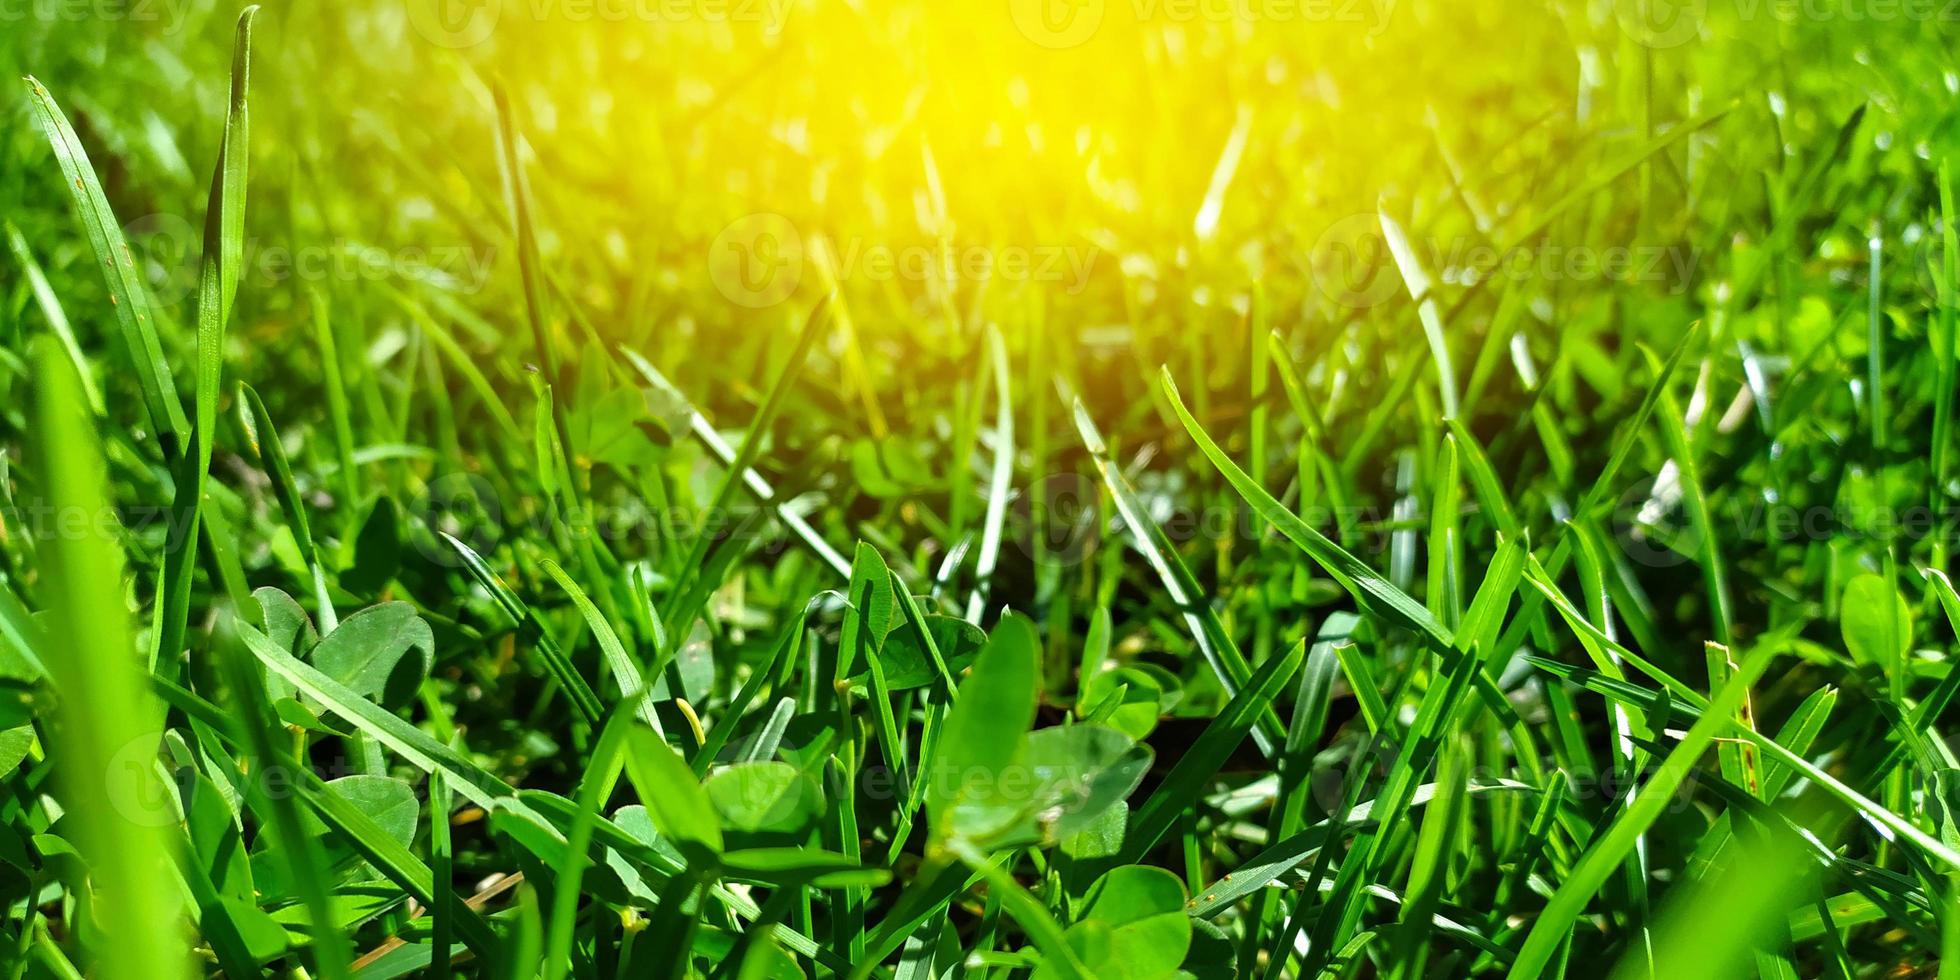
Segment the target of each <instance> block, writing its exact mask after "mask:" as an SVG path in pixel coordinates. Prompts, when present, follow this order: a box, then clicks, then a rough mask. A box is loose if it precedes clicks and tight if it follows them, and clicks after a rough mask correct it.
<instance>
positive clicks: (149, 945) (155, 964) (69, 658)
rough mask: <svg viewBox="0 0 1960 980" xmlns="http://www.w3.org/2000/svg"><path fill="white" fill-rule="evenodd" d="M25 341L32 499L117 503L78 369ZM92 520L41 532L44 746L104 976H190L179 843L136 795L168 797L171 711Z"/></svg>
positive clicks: (106, 533) (103, 531)
mask: <svg viewBox="0 0 1960 980" xmlns="http://www.w3.org/2000/svg"><path fill="white" fill-rule="evenodd" d="M30 349H31V352H32V354H33V359H34V364H35V373H34V377H35V379H36V381H37V383H36V385H35V398H34V407H35V412H34V428H33V430H32V431H33V432H34V435H35V437H34V438H33V439H31V440H30V441H29V443H28V445H29V447H30V449H31V450H32V451H33V454H34V456H35V457H36V458H37V463H38V465H37V469H38V471H39V484H40V488H39V489H40V492H41V493H42V494H44V495H45V497H44V499H43V500H41V501H39V502H38V504H39V505H40V506H45V507H48V508H50V512H51V513H79V514H107V513H113V512H112V511H111V510H110V509H109V508H110V498H109V494H108V485H107V479H106V477H107V464H106V463H105V461H104V458H103V455H102V448H101V442H100V441H99V438H98V436H97V434H96V430H95V425H94V423H93V421H92V417H91V416H90V414H89V411H88V405H87V402H86V400H85V399H84V397H83V395H82V387H81V381H80V380H79V379H78V378H77V376H76V375H75V374H74V371H73V369H72V366H71V365H70V364H69V363H68V360H67V356H66V355H65V354H63V353H62V352H61V350H60V348H59V346H58V345H57V344H56V343H54V342H53V341H51V340H48V339H47V338H36V339H35V340H34V341H33V342H32V343H31V344H30ZM90 527H92V528H96V529H97V530H95V531H93V532H87V533H59V534H50V535H48V536H47V537H46V538H44V539H42V540H41V541H40V545H41V551H40V554H41V557H42V561H43V563H44V567H43V569H42V574H41V582H40V585H41V589H40V592H41V597H42V601H43V603H44V605H45V608H46V610H47V619H46V626H47V633H48V635H49V639H50V640H51V641H52V642H53V649H56V650H60V651H62V655H61V656H59V657H55V658H53V659H52V660H51V661H50V662H49V663H48V667H49V668H50V671H51V679H52V680H53V681H54V684H55V689H56V690H57V691H58V692H60V695H61V698H60V708H59V710H60V711H61V713H62V715H63V721H64V724H63V725H62V726H61V729H60V733H59V737H58V738H54V739H52V740H51V744H50V745H49V748H50V749H51V750H52V751H53V753H54V754H55V756H56V758H57V759H58V760H59V768H58V769H57V774H58V776H59V777H60V779H59V781H60V782H61V783H62V785H63V787H64V788H63V792H62V797H61V801H62V805H63V809H64V810H66V811H67V812H68V814H69V815H70V816H71V817H73V818H75V819H76V820H77V821H78V822H79V826H78V827H77V833H76V839H77V842H78V843H79V844H80V845H81V848H82V853H83V854H84V855H85V856H86V857H87V861H88V864H89V867H90V868H91V870H92V872H93V875H94V878H95V881H96V884H97V891H96V895H95V902H96V907H95V915H96V921H97V924H98V926H99V928H100V932H99V933H97V935H98V937H99V939H100V940H103V941H101V942H98V943H94V944H92V947H91V949H90V952H91V954H92V955H93V956H94V957H95V958H96V959H97V961H98V963H99V965H100V968H101V970H102V972H103V974H104V975H105V976H111V977H137V976H151V977H160V978H166V980H167V978H172V977H188V976H190V950H189V949H188V948H187V946H186V943H185V941H184V938H183V937H182V936H181V935H179V933H178V930H177V917H178V914H179V909H180V908H181V906H182V896H181V895H180V894H179V892H178V889H177V886H176V885H175V883H174V882H173V881H172V880H171V875H170V872H169V871H168V870H167V869H166V868H165V866H164V865H163V863H162V861H163V859H164V856H165V855H167V854H169V853H170V848H172V847H176V846H179V845H180V842H178V841H172V840H170V839H169V838H168V837H166V835H165V834H164V832H163V829H162V827H163V824H160V823H158V822H157V821H156V820H155V819H154V818H155V817H156V816H157V814H156V813H153V812H145V811H144V810H143V808H140V807H132V806H131V805H130V801H146V800H147V801H157V800H163V799H165V798H166V797H165V796H164V795H163V794H164V790H163V787H162V786H161V785H159V780H158V776H157V767H156V766H155V765H152V764H151V761H152V760H154V759H155V756H156V751H157V747H158V744H159V740H160V738H161V731H160V726H161V723H162V720H163V711H162V707H161V705H160V704H159V703H158V702H157V699H156V698H155V697H154V696H153V695H151V694H150V692H149V689H148V686H147V684H146V683H145V681H144V672H143V671H142V670H141V663H142V661H141V659H140V658H139V656H138V654H137V647H136V643H135V638H134V635H133V634H132V633H131V631H130V622H129V615H128V612H127V611H126V609H125V607H124V605H123V594H122V587H123V571H124V564H123V553H122V547H121V545H120V544H119V543H118V540H117V538H116V536H115V535H114V534H113V533H112V532H111V530H110V529H109V528H107V527H103V526H101V525H100V524H95V523H91V524H90ZM68 530H70V531H71V532H72V529H68ZM86 774H93V775H92V776H91V775H86ZM30 904H31V903H30Z"/></svg>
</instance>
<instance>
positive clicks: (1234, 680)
mask: <svg viewBox="0 0 1960 980" xmlns="http://www.w3.org/2000/svg"><path fill="white" fill-rule="evenodd" d="M1075 429H1076V432H1077V433H1078V434H1080V436H1081V437H1082V444H1083V446H1084V447H1086V448H1087V449H1088V450H1089V456H1090V458H1091V459H1092V460H1094V462H1095V464H1096V470H1097V472H1099V473H1100V474H1101V475H1102V479H1103V485H1104V486H1106V487H1108V488H1109V494H1110V498H1111V499H1112V500H1113V501H1114V502H1115V504H1116V510H1117V512H1118V513H1119V514H1121V515H1122V517H1123V523H1124V525H1125V526H1127V527H1128V528H1129V529H1130V538H1131V540H1132V541H1134V542H1135V543H1136V547H1137V550H1138V551H1140V552H1142V553H1143V557H1144V560H1145V561H1147V562H1149V563H1150V567H1151V568H1152V569H1153V570H1155V571H1156V573H1157V578H1158V580H1159V581H1160V582H1162V583H1163V585H1164V591H1165V592H1166V593H1168V594H1169V595H1170V599H1171V603H1172V605H1174V606H1176V607H1177V609H1178V611H1179V613H1181V614H1182V615H1183V617H1184V622H1185V626H1186V627H1187V628H1188V629H1189V630H1190V631H1191V639H1192V642H1193V643H1195V644H1196V645H1197V647H1198V653H1199V654H1200V655H1201V656H1203V657H1204V659H1205V664H1206V666H1208V667H1210V668H1211V671H1212V674H1213V675H1214V676H1216V677H1217V678H1218V683H1219V686H1220V687H1223V688H1224V689H1225V692H1226V694H1228V695H1237V694H1238V692H1239V691H1240V690H1242V689H1243V688H1244V686H1245V684H1246V683H1247V681H1248V680H1249V679H1250V678H1251V676H1252V667H1251V665H1249V664H1247V663H1246V659H1245V654H1243V653H1241V652H1239V647H1238V644H1237V643H1234V642H1233V640H1232V635H1231V633H1229V632H1227V631H1226V629H1225V624H1224V622H1222V621H1221V620H1220V619H1219V618H1218V612H1217V610H1215V609H1213V608H1212V606H1211V602H1210V601H1209V600H1208V599H1206V598H1205V595H1204V592H1203V590H1202V589H1201V588H1200V587H1199V585H1198V580H1197V578H1196V577H1194V576H1193V575H1192V574H1191V570H1190V569H1189V568H1187V567H1186V566H1185V564H1184V559H1183V558H1181V557H1179V556H1178V553H1177V548H1176V547H1175V546H1174V545H1172V543H1171V541H1170V539H1169V538H1167V537H1166V536H1165V535H1164V530H1163V528H1161V527H1158V526H1157V524H1156V522H1154V521H1152V520H1150V516H1149V512H1148V511H1147V510H1146V509H1145V508H1144V506H1143V501H1141V500H1139V499H1138V498H1137V495H1136V490H1135V488H1133V487H1131V486H1130V481H1129V480H1128V479H1126V478H1124V476H1123V473H1122V470H1121V469H1120V468H1119V467H1118V466H1117V465H1116V460H1115V459H1113V458H1112V457H1111V456H1110V453H1109V447H1108V445H1107V444H1105V443H1104V442H1103V438H1102V433H1101V432H1099V431H1097V429H1096V423H1095V420H1093V419H1091V418H1090V417H1089V410H1088V409H1087V408H1086V407H1084V406H1083V404H1082V400H1081V399H1079V398H1078V399H1075ZM1285 740H1286V729H1285V726H1283V725H1282V724H1280V720H1279V714H1278V713H1277V712H1273V711H1271V709H1270V707H1269V708H1268V709H1267V712H1266V714H1265V716H1264V717H1262V718H1261V719H1260V721H1259V723H1258V725H1257V726H1255V727H1254V728H1253V731H1252V741H1253V744H1255V745H1257V746H1258V747H1259V751H1260V753H1261V754H1262V755H1264V756H1266V757H1267V758H1269V759H1270V758H1272V757H1273V754H1274V753H1275V752H1276V751H1278V747H1279V746H1280V745H1281V744H1282V743H1284V742H1285Z"/></svg>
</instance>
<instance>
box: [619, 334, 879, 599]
mask: <svg viewBox="0 0 1960 980" xmlns="http://www.w3.org/2000/svg"><path fill="white" fill-rule="evenodd" d="M620 353H621V354H624V355H625V356H626V360H627V361H628V362H629V363H631V364H632V365H633V368H634V369H635V370H637V371H639V372H640V376H641V377H643V378H645V379H646V381H647V383H648V384H650V385H652V386H653V387H654V388H655V389H656V390H658V391H660V392H661V393H662V394H664V395H666V396H667V397H668V398H670V399H672V400H673V401H674V403H675V404H678V405H681V406H684V407H685V408H686V410H687V415H688V430H689V431H690V432H692V433H693V434H694V438H695V440H696V441H698V442H700V443H701V445H703V446H705V447H707V449H708V452H710V453H712V454H714V457H715V460H716V461H717V462H719V463H721V465H723V466H730V467H732V466H733V465H734V463H735V447H733V446H730V445H729V444H728V441H727V440H726V439H723V438H722V437H721V433H719V432H716V431H715V427H714V423H712V422H710V421H708V417H707V416H706V415H703V414H701V410H700V409H698V408H695V407H694V403H693V402H691V401H689V400H688V399H687V396H685V395H683V394H681V391H680V389H679V388H676V387H674V383H673V382H671V381H668V380H667V377H666V376H665V375H663V374H661V373H660V371H659V369H658V368H655V367H654V366H653V363H652V362H650V361H648V360H647V359H646V358H644V357H642V356H640V354H639V353H638V352H636V351H632V350H628V349H626V348H624V347H622V348H620ZM742 483H743V484H744V485H745V486H747V487H748V488H749V493H750V494H751V495H752V496H754V497H755V498H756V500H757V501H758V502H760V503H761V504H762V506H763V507H765V508H767V509H768V511H769V513H770V514H772V515H773V516H774V517H775V518H776V519H777V520H779V521H782V522H783V524H784V526H786V527H788V528H789V529H790V531H791V532H792V533H794V534H795V535H796V536H797V537H798V538H799V539H801V540H802V541H803V543H804V544H805V545H807V546H809V548H810V550H811V551H814V552H816V554H817V557H818V558H820V559H822V560H823V563H824V564H826V565H829V566H830V568H831V570H832V571H835V572H836V573H837V575H838V577H840V578H850V577H851V563H850V562H849V561H847V560H845V558H844V556H843V555H842V554H840V553H838V551H837V549H836V548H833V547H831V546H830V543H829V542H827V541H825V540H824V539H823V536H822V535H820V534H818V533H817V531H816V529H815V528H813V527H811V526H810V522H808V521H806V520H804V519H803V518H802V517H801V516H800V515H798V514H797V513H796V512H794V511H792V510H790V509H788V508H787V507H784V506H783V504H782V501H781V500H780V499H779V498H778V497H777V496H776V491H775V489H774V488H773V487H771V486H770V485H769V481H768V480H766V479H764V478H763V476H762V474H761V473H758V472H756V470H755V468H754V467H753V466H751V467H749V468H747V469H744V470H743V471H742Z"/></svg>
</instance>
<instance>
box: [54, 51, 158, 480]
mask: <svg viewBox="0 0 1960 980" xmlns="http://www.w3.org/2000/svg"><path fill="white" fill-rule="evenodd" d="M27 88H28V92H29V93H30V94H31V95H32V96H33V98H32V99H30V100H29V101H30V102H31V104H32V105H33V108H34V118H35V120H36V121H37V122H38V123H39V124H40V127H41V131H42V132H43V133H44V134H46V136H47V139H48V145H49V146H50V147H51V148H53V150H54V156H55V160H56V162H57V163H59V164H60V166H61V175H62V177H63V183H65V184H67V185H68V189H69V195H70V196H71V197H72V198H73V199H74V201H75V210H76V212H77V213H78V214H80V215H81V219H82V228H83V230H84V231H85V232H87V234H88V243H89V248H90V250H91V251H93V252H94V254H95V263H96V267H97V269H98V271H100V272H101V273H102V276H103V279H104V282H105V284H106V285H107V287H108V290H109V305H110V307H112V308H113V309H114V310H115V317H116V324H117V326H118V327H119V328H120V329H121V332H122V338H123V346H124V348H125V349H126V350H127V352H128V354H129V360H130V364H131V367H133V368H134V369H135V372H136V380H137V383H138V385H139V386H140V387H141V388H142V389H143V405H144V408H145V409H146V410H147V411H148V412H149V416H150V425H151V427H152V428H154V429H155V430H156V434H157V437H158V439H159V440H161V441H162V442H163V444H164V450H165V455H166V456H176V455H178V454H179V453H182V452H183V451H184V449H185V448H186V447H185V437H186V433H187V431H188V430H189V429H190V422H189V420H187V419H186V418H184V405H183V402H182V401H180V400H179V399H178V396H177V386H176V383H175V382H173V381H172V380H171V378H170V367H169V365H168V364H166V363H165V362H164V359H163V345H162V343H161V342H160V341H159V340H158V339H157V324H156V315H155V312H154V310H153V309H152V307H151V306H150V294H149V290H147V289H145V288H144V286H143V277H142V274H141V272H139V271H138V270H137V268H136V259H135V257H134V256H133V255H132V254H131V253H130V251H129V243H128V242H127V241H126V240H125V239H124V238H123V233H122V225H121V223H119V222H118V221H116V215H115V212H113V211H111V210H110V209H109V199H108V197H106V196H105V195H104V194H103V193H102V183H101V181H99V180H97V179H96V177H95V168H94V166H93V165H92V164H90V163H89V159H88V152H87V151H86V150H84V149H82V141H81V140H80V139H78V138H77V137H76V136H75V130H74V127H72V126H70V125H68V117H67V116H65V115H63V114H62V112H61V107H60V106H58V105H56V104H55V101H54V96H52V95H50V94H48V90H47V88H46V87H44V86H43V85H42V84H41V83H40V82H39V81H36V80H35V79H34V78H33V77H32V76H29V77H28V79H27Z"/></svg>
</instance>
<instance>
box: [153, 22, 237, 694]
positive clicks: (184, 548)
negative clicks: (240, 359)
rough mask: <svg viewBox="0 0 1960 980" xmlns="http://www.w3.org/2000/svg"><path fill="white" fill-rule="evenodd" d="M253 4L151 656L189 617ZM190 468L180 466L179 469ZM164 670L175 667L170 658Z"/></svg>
mask: <svg viewBox="0 0 1960 980" xmlns="http://www.w3.org/2000/svg"><path fill="white" fill-rule="evenodd" d="M258 10H259V8H258V7H257V6H251V7H247V8H245V10H244V12H242V13H240V14H239V15H238V28H237V33H236V37H235V38H234V40H233V43H232V55H231V107H230V110H229V112H228V114H227V115H226V117H225V132H224V140H223V142H222V143H221V144H220V146H219V149H218V162H217V166H216V167H215V172H214V173H213V174H212V176H211V193H210V198H209V203H208V204H207V205H206V209H205V213H204V255H203V259H202V263H201V266H200V268H199V272H198V285H197V376H196V388H195V413H196V420H195V424H194V425H193V426H192V427H191V439H192V442H193V443H194V445H195V450H194V451H193V452H192V453H191V454H190V455H189V456H188V457H186V460H185V465H184V466H180V467H178V468H177V469H178V480H179V482H178V485H177V494H178V500H177V501H176V502H175V503H174V504H173V506H172V514H171V530H170V534H171V541H170V552H169V555H168V556H167V557H166V558H165V561H164V575H163V582H162V585H161V589H160V591H161V593H162V596H163V599H162V608H161V609H159V610H158V617H159V619H158V630H157V640H156V652H155V655H154V656H153V658H152V659H153V661H154V660H158V659H164V658H174V657H176V656H177V653H178V651H180V650H181V649H183V645H184V632H185V628H186V625H187V624H188V622H189V616H190V601H191V578H192V576H193V569H194V566H195V564H196V561H197V536H198V530H199V527H200V525H201V515H202V511H203V507H204V489H205V485H206V483H207V480H208V475H209V473H210V470H211V451H212V448H213V446H214V445H215V444H216V441H217V431H218V393H219V388H218V386H219V384H220V383H221V381H222V376H223V373H224V363H225V328H226V326H227V325H228V324H229V323H230V322H231V307H232V303H233V301H234V300H235V299H236V297H237V295H238V267H239V265H240V264H241V263H242V261H243V256H244V251H245V185H246V180H247V170H248V168H247V158H248V156H249V155H250V154H249V148H250V145H251V117H250V113H249V111H248V99H247V94H248V92H249V91H250V89H251V65H252V18H253V16H254V15H256V14H257V13H258ZM186 466H187V467H190V468H191V469H192V472H190V473H188V474H186V473H184V472H183V470H184V468H185V467H186ZM167 669H172V670H174V669H175V665H174V662H173V663H171V664H170V665H169V666H168V667H167Z"/></svg>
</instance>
